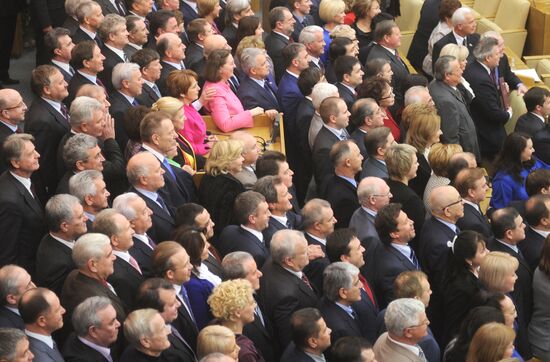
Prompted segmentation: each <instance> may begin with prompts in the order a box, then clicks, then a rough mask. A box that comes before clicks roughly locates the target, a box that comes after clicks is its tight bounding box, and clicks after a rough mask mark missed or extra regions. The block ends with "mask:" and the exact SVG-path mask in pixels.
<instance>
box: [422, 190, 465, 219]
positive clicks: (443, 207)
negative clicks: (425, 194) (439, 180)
mask: <svg viewBox="0 0 550 362" xmlns="http://www.w3.org/2000/svg"><path fill="white" fill-rule="evenodd" d="M430 208H431V211H432V215H434V216H436V217H438V218H440V219H443V220H445V221H448V222H452V223H455V222H456V221H457V220H458V219H460V218H461V217H462V216H464V202H463V201H462V198H461V197H460V194H459V193H458V191H457V190H456V189H455V188H454V187H453V186H439V187H436V188H434V189H433V190H432V193H431V194H430Z"/></svg>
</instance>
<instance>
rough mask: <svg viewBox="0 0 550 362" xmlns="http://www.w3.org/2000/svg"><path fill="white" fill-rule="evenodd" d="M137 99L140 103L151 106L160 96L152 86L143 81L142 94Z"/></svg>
mask: <svg viewBox="0 0 550 362" xmlns="http://www.w3.org/2000/svg"><path fill="white" fill-rule="evenodd" d="M157 87H158V86H157ZM136 99H137V101H138V103H139V104H140V105H142V106H145V107H149V108H151V106H152V105H153V103H155V102H156V101H157V100H158V99H159V96H158V95H157V94H156V93H155V91H154V90H153V89H152V88H151V87H149V86H148V85H147V84H145V83H143V88H142V90H141V94H140V95H139V96H137V97H136Z"/></svg>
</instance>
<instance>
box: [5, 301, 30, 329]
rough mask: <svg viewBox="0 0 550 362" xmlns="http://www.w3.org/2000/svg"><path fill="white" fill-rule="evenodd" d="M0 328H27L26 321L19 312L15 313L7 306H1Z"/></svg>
mask: <svg viewBox="0 0 550 362" xmlns="http://www.w3.org/2000/svg"><path fill="white" fill-rule="evenodd" d="M0 328H15V329H20V330H23V329H25V323H24V322H23V319H22V318H21V316H20V315H19V314H15V313H14V312H12V311H11V310H9V309H8V308H6V307H5V306H2V307H0Z"/></svg>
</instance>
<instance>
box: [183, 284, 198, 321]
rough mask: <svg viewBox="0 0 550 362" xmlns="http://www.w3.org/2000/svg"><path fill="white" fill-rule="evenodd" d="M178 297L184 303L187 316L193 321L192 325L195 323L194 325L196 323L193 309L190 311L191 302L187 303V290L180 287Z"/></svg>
mask: <svg viewBox="0 0 550 362" xmlns="http://www.w3.org/2000/svg"><path fill="white" fill-rule="evenodd" d="M180 296H181V299H182V300H183V302H184V303H185V306H186V307H187V310H188V311H189V316H190V317H191V319H192V320H193V323H195V325H196V324H197V321H196V320H195V316H194V315H193V309H191V302H190V301H189V295H188V294H187V289H185V287H184V286H182V287H181V289H180Z"/></svg>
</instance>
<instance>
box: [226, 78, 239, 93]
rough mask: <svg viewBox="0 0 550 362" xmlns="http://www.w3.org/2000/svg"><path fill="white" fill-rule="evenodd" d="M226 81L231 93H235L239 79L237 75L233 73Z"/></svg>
mask: <svg viewBox="0 0 550 362" xmlns="http://www.w3.org/2000/svg"><path fill="white" fill-rule="evenodd" d="M228 83H229V87H230V88H231V90H232V91H233V93H235V94H237V89H238V88H239V81H238V80H237V77H235V76H234V75H233V76H231V78H229V79H228Z"/></svg>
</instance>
